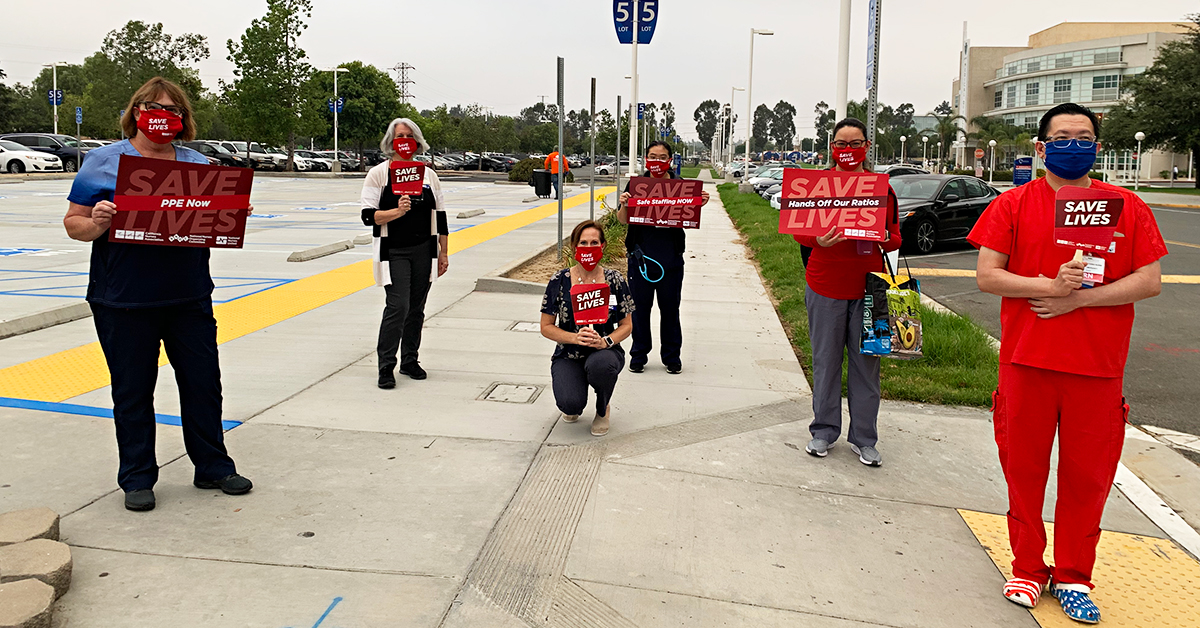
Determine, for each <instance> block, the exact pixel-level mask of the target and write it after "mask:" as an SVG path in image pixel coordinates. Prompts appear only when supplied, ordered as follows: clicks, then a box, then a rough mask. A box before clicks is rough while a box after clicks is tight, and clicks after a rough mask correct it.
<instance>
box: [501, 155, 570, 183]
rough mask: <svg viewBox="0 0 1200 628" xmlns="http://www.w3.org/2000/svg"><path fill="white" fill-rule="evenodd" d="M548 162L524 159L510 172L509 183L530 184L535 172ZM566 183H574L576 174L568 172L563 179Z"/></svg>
mask: <svg viewBox="0 0 1200 628" xmlns="http://www.w3.org/2000/svg"><path fill="white" fill-rule="evenodd" d="M545 164H546V162H545V161H544V160H542V159H522V160H521V161H518V162H517V163H516V164H515V165H513V167H512V170H509V171H508V180H509V181H523V182H525V183H529V182H530V181H532V180H533V171H534V170H540V169H541V167H542V166H544V165H545ZM563 182H564V183H574V182H575V173H574V172H567V176H565V177H563Z"/></svg>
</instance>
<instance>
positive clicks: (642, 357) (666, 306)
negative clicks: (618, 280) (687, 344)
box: [628, 262, 683, 366]
mask: <svg viewBox="0 0 1200 628" xmlns="http://www.w3.org/2000/svg"><path fill="white" fill-rule="evenodd" d="M647 272H649V273H650V277H651V278H653V277H654V276H655V275H656V274H657V273H658V267H657V266H655V265H654V264H651V265H650V269H649V271H647ZM628 277H629V291H630V292H631V293H632V294H633V304H634V305H635V306H636V309H634V311H633V347H632V348H630V350H629V363H630V364H634V365H645V364H646V361H647V359H648V358H647V356H649V355H650V350H651V349H653V348H654V337H653V335H652V334H651V333H650V311H651V309H652V308H653V307H654V296H655V294H657V295H658V313H659V326H658V330H659V354H660V355H661V356H662V363H663V364H664V365H666V366H678V365H679V364H681V362H680V358H679V352H680V349H681V348H682V347H683V329H681V328H680V325H679V301H680V299H681V298H682V297H681V294H682V292H683V266H678V267H675V268H668V269H666V271H665V274H664V275H663V278H662V280H660V281H658V282H657V283H651V282H649V281H646V279H645V278H644V277H642V273H641V271H639V270H638V268H637V266H636V265H635V264H634V263H633V262H630V263H629V274H628Z"/></svg>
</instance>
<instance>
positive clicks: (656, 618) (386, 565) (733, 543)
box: [0, 190, 1195, 628]
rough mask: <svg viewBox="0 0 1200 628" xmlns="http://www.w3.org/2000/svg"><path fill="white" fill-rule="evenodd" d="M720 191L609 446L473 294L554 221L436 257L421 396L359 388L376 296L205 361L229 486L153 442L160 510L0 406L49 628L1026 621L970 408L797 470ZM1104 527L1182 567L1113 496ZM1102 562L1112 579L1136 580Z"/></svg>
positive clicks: (797, 422)
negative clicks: (35, 521) (246, 488)
mask: <svg viewBox="0 0 1200 628" xmlns="http://www.w3.org/2000/svg"><path fill="white" fill-rule="evenodd" d="M711 191H712V192H713V201H712V203H710V205H709V206H708V207H706V208H705V210H704V217H703V227H702V228H701V229H700V230H699V231H694V232H690V233H689V234H688V254H687V277H686V279H685V283H684V294H683V308H682V318H683V327H684V338H685V340H684V349H683V364H684V371H683V373H682V374H681V375H669V374H668V373H667V372H666V370H665V368H663V367H662V366H661V365H659V364H657V363H656V362H651V364H650V366H649V367H648V368H647V369H646V372H645V373H642V374H632V373H629V372H628V371H625V372H623V373H622V374H621V378H620V381H619V382H618V384H617V389H616V394H615V397H614V400H613V403H612V408H613V423H612V431H611V432H610V434H609V435H608V436H606V437H604V438H602V439H598V438H594V437H592V436H590V435H589V434H588V425H587V423H588V421H587V419H589V418H590V416H591V414H590V412H589V413H588V414H587V415H585V417H584V420H582V421H580V422H579V423H576V424H563V423H560V422H558V421H557V416H558V412H557V410H556V409H555V406H554V400H553V394H552V392H551V390H550V388H549V385H550V376H549V356H550V353H551V351H552V349H553V345H552V343H551V342H550V341H547V340H545V339H544V338H542V337H541V336H540V334H539V333H537V331H536V325H528V323H533V322H535V321H537V320H538V316H539V314H538V309H539V305H540V301H541V298H540V297H539V296H537V295H530V294H502V293H487V292H474V291H472V289H471V286H472V285H473V281H474V278H475V277H478V276H482V275H484V274H486V273H488V272H490V271H492V270H493V269H495V268H499V267H501V266H503V265H504V264H506V263H507V262H509V261H511V259H512V257H514V255H513V252H514V251H532V250H535V249H536V248H538V246H539V245H543V244H545V243H546V242H548V241H551V240H552V239H553V233H554V230H555V225H554V219H553V218H550V219H546V220H543V221H540V222H538V223H535V224H533V225H530V226H528V227H525V228H522V229H518V230H516V231H512V232H510V233H508V234H506V235H502V236H500V237H497V238H495V239H494V240H491V241H488V242H485V243H483V244H480V245H478V246H476V247H473V248H471V249H468V250H466V251H464V252H462V253H459V254H457V255H455V256H454V257H452V258H451V267H452V274H451V275H448V276H447V278H446V280H445V281H440V282H438V284H436V285H435V286H434V289H433V292H432V293H431V301H430V306H429V308H428V309H427V311H428V312H429V314H430V317H429V319H428V320H427V323H426V330H425V335H424V340H423V348H422V358H421V361H422V364H423V366H425V368H426V369H427V370H428V371H429V379H428V380H426V381H420V382H416V381H412V380H409V379H407V378H401V381H400V382H399V385H398V387H397V389H396V390H392V391H382V390H379V389H377V388H376V387H375V377H376V370H375V357H374V355H373V344H374V337H375V336H374V334H375V330H376V326H377V324H378V316H379V312H380V310H381V304H382V295H381V294H380V291H378V290H376V289H368V290H364V291H361V292H359V293H355V294H353V295H351V296H349V297H346V298H343V299H340V300H338V301H334V302H333V303H330V304H329V305H326V306H323V307H321V308H319V309H317V310H314V311H312V312H309V313H306V314H303V315H300V316H297V317H295V318H292V319H288V320H287V321H284V322H283V323H279V324H277V325H275V326H272V327H271V328H269V329H267V330H264V331H262V332H256V333H255V334H252V335H249V336H247V337H245V338H241V339H238V340H235V341H232V342H230V343H228V344H227V345H223V346H222V349H221V351H222V354H223V356H222V357H223V360H222V362H223V366H224V368H225V373H226V374H225V378H226V382H227V384H226V387H227V392H228V404H227V405H228V407H229V409H230V410H229V412H230V415H231V416H232V417H233V418H236V419H238V420H243V421H245V422H244V424H243V425H242V426H240V427H238V428H236V429H234V430H232V431H230V432H229V433H228V435H227V442H228V444H229V447H230V450H231V452H232V453H233V455H234V456H235V457H236V459H237V461H238V464H239V471H241V472H243V473H245V474H246V475H247V476H249V477H251V478H252V479H254V481H255V483H256V488H255V491H254V492H253V493H251V494H250V495H248V496H246V497H240V498H230V497H226V496H223V495H219V494H217V495H213V494H210V493H200V492H198V491H197V490H196V489H194V488H192V487H191V486H190V480H191V471H192V469H191V465H190V463H188V462H187V461H186V460H182V459H179V455H180V453H181V446H180V442H179V438H178V430H177V429H175V428H163V433H164V434H163V435H164V438H162V439H160V444H159V447H160V450H161V452H162V453H161V454H160V460H161V461H162V462H163V463H164V465H163V470H162V478H161V480H160V482H159V485H158V487H157V488H156V492H157V493H158V496H159V506H158V508H157V509H156V510H155V511H153V512H151V513H145V514H134V513H129V512H127V511H125V510H124V509H123V508H122V507H121V496H120V495H119V494H117V493H114V492H112V487H111V474H112V473H111V472H112V467H113V461H114V460H115V457H116V454H115V451H114V450H115V446H114V445H113V443H112V437H111V429H112V426H111V421H108V422H106V421H105V420H101V419H96V420H91V419H83V418H80V417H64V416H61V415H53V414H46V413H40V414H39V413H33V412H29V411H22V410H11V409H0V424H2V425H3V427H4V431H5V434H6V436H7V435H13V436H14V437H15V438H16V439H17V442H15V443H14V442H13V441H11V440H10V441H9V443H12V444H11V446H10V445H9V444H0V454H3V455H4V456H5V460H6V463H5V467H4V477H3V478H0V485H2V486H3V488H2V489H0V510H4V509H11V508H16V507H22V506H26V505H43V504H44V505H51V506H52V507H55V508H56V509H58V510H59V511H60V512H63V513H64V514H65V516H64V518H63V520H62V532H63V540H64V541H65V542H67V543H69V544H70V545H71V546H72V549H73V551H74V555H75V577H74V585H73V587H72V589H71V591H70V592H69V593H68V594H67V595H65V596H64V597H63V598H62V599H61V600H60V601H59V603H58V609H57V616H56V622H57V624H58V625H60V626H72V627H74V626H100V627H104V628H116V627H124V626H130V627H133V626H139V627H141V626H166V625H175V626H181V627H191V626H231V627H239V628H240V627H256V628H257V627H261V628H281V627H284V626H290V627H293V628H299V627H302V626H312V625H314V622H316V623H318V624H320V625H322V626H327V627H332V626H338V627H341V628H366V627H375V626H406V627H407V626H413V627H421V628H425V627H428V628H434V627H447V628H460V627H471V628H476V627H477V628H508V627H524V626H562V627H583V626H587V627H589V628H593V627H596V628H606V627H622V628H630V627H633V626H642V627H645V628H657V627H673V626H679V627H685V626H686V627H688V628H707V627H714V628H715V627H717V626H755V627H760V626H761V627H772V626H780V627H782V626H813V627H816V626H834V627H844V628H850V627H854V626H861V627H866V626H891V627H900V626H902V627H911V628H931V627H946V628H959V627H964V626H978V627H992V626H995V627H1006V628H1007V627H1013V626H1018V627H1020V626H1030V627H1032V626H1037V625H1038V623H1037V620H1035V618H1034V617H1033V616H1032V615H1031V614H1030V613H1029V612H1027V611H1026V610H1024V609H1022V608H1019V607H1017V606H1014V605H1012V604H1010V603H1008V602H1006V601H1005V600H1003V599H1002V598H1001V596H1000V593H999V591H1000V586H1001V584H1002V583H1003V580H1004V576H1003V575H1002V573H1001V571H1000V570H998V569H997V566H996V563H995V562H994V561H993V558H992V556H990V555H989V551H988V550H989V547H985V545H984V544H981V542H980V540H979V539H980V538H983V537H982V536H980V535H983V534H985V533H986V531H984V530H983V527H985V526H983V525H981V524H979V523H975V524H974V525H975V528H976V529H974V530H973V528H972V525H969V524H968V520H970V521H975V522H978V521H984V522H994V521H995V520H996V517H995V516H996V515H1000V514H1002V513H1003V512H1004V511H1005V508H1006V497H1005V485H1004V481H1003V478H1002V476H1001V474H1000V469H999V464H998V462H997V457H996V451H995V446H994V443H993V440H992V428H991V424H990V420H989V419H990V417H989V414H988V413H986V412H983V411H979V410H973V409H961V408H947V407H932V406H921V405H916V404H904V403H886V402H885V403H884V404H883V410H882V413H881V418H880V432H881V440H880V445H879V448H880V451H881V452H882V454H883V456H884V460H885V464H884V466H883V467H881V468H868V467H865V466H863V465H861V464H860V463H859V462H858V460H857V457H856V456H854V455H852V453H851V452H850V451H849V449H848V447H846V445H845V444H844V443H839V446H838V447H836V448H835V449H834V450H833V451H832V453H831V454H830V456H829V457H828V458H825V459H816V458H812V457H809V456H807V455H805V454H804V453H803V447H804V444H805V443H806V442H807V440H808V432H807V422H808V421H809V420H810V418H811V408H810V397H809V392H808V387H807V384H806V381H805V379H804V375H803V373H802V372H801V370H800V366H799V363H798V361H797V360H796V357H795V355H794V354H793V352H792V349H791V346H790V344H789V342H788V339H787V337H786V335H785V333H784V330H783V328H782V326H781V324H780V322H779V320H778V318H777V316H776V314H775V310H774V307H773V306H772V304H771V302H770V299H769V298H768V296H767V293H766V291H765V289H764V288H763V285H762V282H761V280H760V278H759V276H758V274H757V271H756V270H755V268H754V266H753V264H752V262H751V261H749V260H748V259H747V256H746V251H745V248H744V247H743V245H742V244H741V243H740V238H739V235H738V233H737V232H736V230H735V229H734V228H733V225H732V224H731V222H730V221H729V219H728V217H727V216H726V215H725V213H724V211H723V209H722V206H721V204H720V200H719V197H718V196H717V194H716V193H715V190H711ZM586 213H587V208H586V204H584V206H582V207H579V208H576V209H574V210H571V212H569V213H568V216H567V220H568V223H567V224H568V226H569V225H573V224H574V223H575V222H577V221H578V220H580V219H581V218H583V217H586ZM522 323H526V324H525V325H522ZM72 325H74V324H72ZM39 333H41V332H39ZM164 370H165V369H164ZM505 385H508V386H510V387H508V388H504V387H503V386H505ZM164 386H167V383H166V382H164ZM103 392H104V393H107V390H105V391H103ZM95 394H97V395H99V394H100V393H99V392H97V393H95ZM489 394H490V398H489ZM160 399H161V401H162V403H163V405H164V406H166V407H169V406H172V405H173V404H175V403H176V402H175V400H174V392H173V390H170V389H167V390H164V391H163V393H162V394H161V395H160ZM160 411H161V410H160ZM14 458H15V459H16V463H15V464H12V463H9V462H7V461H10V460H14ZM168 461H169V462H168ZM10 472H13V473H12V475H11V476H10ZM10 477H11V478H12V479H10ZM1053 487H1054V480H1053V478H1052V479H1051V490H1050V496H1049V499H1048V503H1052V499H1053V493H1054V491H1053ZM38 500H41V501H38ZM47 502H53V503H47ZM980 513H982V514H980ZM1046 515H1047V518H1048V519H1049V518H1050V517H1051V516H1052V509H1051V508H1047V512H1046ZM1104 527H1105V529H1106V530H1111V531H1117V532H1123V533H1130V534H1133V535H1137V537H1136V538H1140V539H1143V540H1146V539H1149V540H1150V541H1153V543H1144V544H1146V545H1153V546H1154V547H1161V548H1165V549H1163V556H1165V557H1166V558H1163V559H1160V560H1162V561H1164V562H1170V561H1175V562H1176V563H1178V562H1181V558H1182V560H1191V559H1190V558H1188V557H1186V556H1183V555H1182V553H1181V552H1179V551H1178V550H1175V549H1173V546H1172V545H1171V543H1170V542H1169V541H1159V540H1156V539H1161V538H1163V537H1165V534H1164V533H1163V532H1162V531H1161V530H1160V529H1159V528H1158V527H1156V526H1155V525H1154V524H1153V523H1151V522H1150V521H1149V520H1148V519H1147V518H1146V517H1145V516H1143V515H1142V514H1141V513H1140V512H1139V511H1138V509H1137V508H1136V507H1134V506H1133V505H1132V504H1131V503H1130V502H1129V501H1128V500H1127V499H1126V498H1125V497H1124V496H1123V495H1122V494H1121V493H1120V492H1119V491H1117V490H1115V489H1114V491H1113V493H1112V495H1111V496H1110V499H1109V503H1108V510H1107V512H1106V516H1105V520H1104ZM1106 538H1108V535H1106ZM1121 538H1125V537H1121ZM992 549H993V550H994V549H995V548H992ZM1170 552H1173V553H1170ZM1109 558H1111V557H1109ZM1114 560H1116V564H1115V565H1114V566H1113V567H1104V569H1105V570H1108V571H1106V573H1105V575H1104V578H1111V577H1112V576H1110V575H1108V572H1112V571H1116V570H1120V571H1122V572H1123V571H1124V570H1127V569H1136V566H1130V565H1129V564H1127V563H1125V562H1121V559H1120V557H1117V558H1115V559H1114ZM1193 562H1194V561H1193ZM1098 578H1099V576H1098ZM1105 582H1109V580H1105ZM1179 586H1187V585H1186V583H1185V581H1183V580H1180V583H1179ZM1109 590H1110V591H1111V590H1112V589H1109ZM1191 595H1193V596H1194V595H1195V594H1194V592H1193V593H1192V594H1191ZM1100 604H1101V606H1102V608H1103V609H1104V610H1105V612H1106V613H1108V615H1107V617H1108V619H1109V620H1115V619H1117V618H1118V617H1119V616H1120V614H1119V611H1118V609H1117V608H1116V606H1115V605H1116V604H1117V602H1115V601H1111V602H1110V601H1109V600H1107V599H1101V600H1100ZM1054 606H1055V604H1054V603H1053V600H1049V599H1048V600H1046V601H1044V603H1043V606H1042V607H1041V608H1039V609H1038V610H1039V611H1053V612H1054V613H1058V614H1059V615H1061V612H1060V611H1058V609H1057V608H1052V607H1054ZM1141 610H1142V614H1143V618H1142V619H1146V620H1150V621H1153V620H1155V619H1156V616H1155V615H1153V614H1152V613H1151V612H1150V611H1148V610H1147V609H1141ZM1180 612H1188V613H1192V614H1191V615H1187V616H1186V617H1185V619H1187V620H1188V621H1190V620H1191V618H1193V617H1194V616H1195V611H1194V610H1190V609H1189V610H1185V611H1180ZM322 617H325V619H324V623H321V618H322ZM1135 619H1137V618H1135ZM1113 623H1114V625H1115V624H1116V622H1115V621H1114V622H1113ZM1043 625H1054V624H1043ZM1129 625H1139V624H1136V623H1133V624H1129ZM1143 625H1191V624H1187V623H1180V624H1168V623H1157V624H1151V623H1146V624H1143Z"/></svg>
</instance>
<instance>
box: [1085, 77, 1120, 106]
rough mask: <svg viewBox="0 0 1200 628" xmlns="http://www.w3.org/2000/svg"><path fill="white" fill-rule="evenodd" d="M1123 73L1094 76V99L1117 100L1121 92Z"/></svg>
mask: <svg viewBox="0 0 1200 628" xmlns="http://www.w3.org/2000/svg"><path fill="white" fill-rule="evenodd" d="M1120 86H1121V75H1119V74H1105V75H1101V76H1093V77H1092V101H1093V102H1094V101H1100V100H1116V99H1117V96H1118V94H1119V92H1120Z"/></svg>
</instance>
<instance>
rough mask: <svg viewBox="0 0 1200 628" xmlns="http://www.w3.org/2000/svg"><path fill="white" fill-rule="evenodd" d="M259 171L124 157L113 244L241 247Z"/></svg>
mask: <svg viewBox="0 0 1200 628" xmlns="http://www.w3.org/2000/svg"><path fill="white" fill-rule="evenodd" d="M253 181H254V171H253V170H250V169H249V168H226V167H222V166H209V165H207V164H193V163H188V162H182V161H168V160H165V159H150V158H147V157H138V156H135V155H121V158H120V162H119V164H118V166H117V186H116V193H115V194H114V196H113V203H114V204H115V205H116V206H117V215H116V216H114V217H113V220H112V226H111V227H110V228H109V230H108V240H109V241H110V242H129V243H136V244H160V245H166V246H194V247H207V248H233V249H240V248H242V244H243V242H244V240H245V238H246V216H247V215H248V214H249V212H248V211H246V210H247V209H249V208H250V186H251V184H252V183H253Z"/></svg>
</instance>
